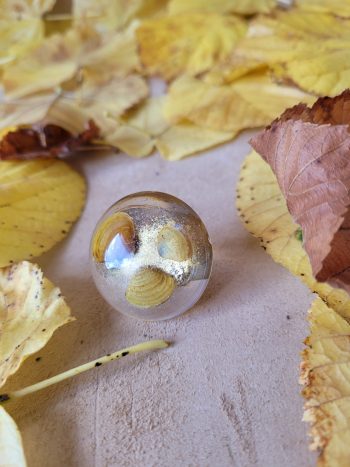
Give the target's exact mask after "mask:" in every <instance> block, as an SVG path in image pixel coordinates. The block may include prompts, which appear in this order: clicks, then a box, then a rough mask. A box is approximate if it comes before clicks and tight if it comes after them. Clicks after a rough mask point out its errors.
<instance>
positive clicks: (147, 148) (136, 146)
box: [104, 124, 154, 157]
mask: <svg viewBox="0 0 350 467" xmlns="http://www.w3.org/2000/svg"><path fill="white" fill-rule="evenodd" d="M104 141H105V142H106V143H107V144H110V145H111V146H114V147H116V148H118V149H120V150H121V151H123V152H125V153H126V154H128V155H129V156H132V157H144V156H148V155H149V154H150V153H151V152H152V150H153V148H154V142H153V138H152V137H151V136H150V135H149V134H148V133H146V132H145V131H143V130H142V129H139V128H135V127H132V126H129V125H124V124H121V125H118V126H116V128H115V130H114V131H111V132H110V133H109V134H108V135H106V136H105V139H104Z"/></svg>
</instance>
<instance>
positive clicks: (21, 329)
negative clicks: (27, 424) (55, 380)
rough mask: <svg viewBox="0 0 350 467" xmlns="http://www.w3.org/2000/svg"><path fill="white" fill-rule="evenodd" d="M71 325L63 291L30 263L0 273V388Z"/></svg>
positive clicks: (7, 268) (19, 264)
mask: <svg viewBox="0 0 350 467" xmlns="http://www.w3.org/2000/svg"><path fill="white" fill-rule="evenodd" d="M69 321H72V318H71V315H70V310H69V307H68V306H67V304H66V303H65V301H64V299H63V298H62V296H61V292H60V290H59V289H58V288H57V287H55V286H54V285H53V284H52V283H51V282H50V281H49V280H47V279H46V278H45V277H43V273H42V271H41V270H40V268H39V266H37V265H35V264H31V263H29V262H27V261H23V262H21V263H18V264H15V265H13V266H9V267H6V268H2V269H0V329H1V333H0V334H1V339H0V386H2V385H3V384H4V383H5V381H6V379H7V378H8V377H9V376H10V375H12V374H13V373H15V372H16V371H17V370H18V368H19V366H20V365H21V363H22V362H23V360H24V359H25V358H27V357H28V356H29V355H31V354H33V353H34V352H37V351H38V350H40V349H41V348H42V347H44V345H45V344H46V343H47V342H48V340H49V339H50V338H51V336H52V334H53V333H54V331H55V330H56V329H57V328H59V327H60V326H62V325H63V324H66V323H68V322H69Z"/></svg>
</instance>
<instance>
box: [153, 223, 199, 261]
mask: <svg viewBox="0 0 350 467" xmlns="http://www.w3.org/2000/svg"><path fill="white" fill-rule="evenodd" d="M158 253H159V255H160V256H161V257H162V258H166V259H172V260H173V261H186V260H187V259H189V258H190V257H191V256H192V252H191V244H190V242H189V241H188V239H187V238H186V237H185V235H184V234H183V233H182V232H180V230H178V229H177V228H175V227H172V226H170V225H167V226H165V227H163V228H162V230H161V231H160V232H159V234H158Z"/></svg>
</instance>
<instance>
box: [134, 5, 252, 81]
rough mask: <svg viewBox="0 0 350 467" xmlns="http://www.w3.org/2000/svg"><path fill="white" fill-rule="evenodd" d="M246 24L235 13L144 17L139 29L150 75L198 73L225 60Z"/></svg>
mask: <svg viewBox="0 0 350 467" xmlns="http://www.w3.org/2000/svg"><path fill="white" fill-rule="evenodd" d="M245 30H246V25H245V23H244V21H243V20H242V19H239V18H237V17H234V16H223V15H218V14H214V13H212V14H201V13H195V14H190V15H175V16H170V17H164V18H158V19H153V20H145V21H143V22H142V23H141V25H140V27H139V28H138V29H137V31H136V35H137V39H138V42H139V49H140V57H141V62H142V63H143V66H144V69H145V71H146V73H147V74H148V75H160V76H162V77H163V78H164V79H166V80H171V79H173V78H175V77H177V76H179V75H180V74H182V73H187V74H189V75H198V74H200V73H203V72H205V71H207V70H209V69H210V68H211V67H212V66H213V65H214V64H215V63H218V62H220V61H223V60H225V59H226V58H227V57H228V56H229V54H230V53H231V52H232V50H233V49H234V47H235V45H236V43H237V41H238V39H239V38H240V37H242V36H243V34H244V33H245Z"/></svg>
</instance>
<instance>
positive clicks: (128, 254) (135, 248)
mask: <svg viewBox="0 0 350 467" xmlns="http://www.w3.org/2000/svg"><path fill="white" fill-rule="evenodd" d="M212 256H213V255H212V247H211V243H210V240H209V237H208V232H207V230H206V228H205V226H204V224H203V222H202V221H201V220H200V218H199V216H198V215H197V214H196V213H195V212H194V211H193V209H191V208H190V207H189V206H188V205H187V204H186V203H184V202H183V201H181V200H180V199H178V198H175V197H174V196H171V195H168V194H166V193H158V192H152V191H148V192H141V193H135V194H132V195H129V196H126V197H125V198H123V199H121V200H120V201H118V202H117V203H115V204H113V206H111V207H110V208H109V209H108V210H107V211H106V212H105V214H104V215H103V216H102V218H101V219H100V220H99V222H98V223H97V225H96V228H95V231H94V233H93V235H92V239H91V244H90V258H91V266H92V274H93V278H94V280H95V283H96V286H97V288H98V290H99V291H100V293H101V295H102V296H103V297H104V298H105V299H106V300H107V302H109V304H110V305H112V307H114V308H115V309H116V310H118V311H120V312H121V313H124V314H125V315H127V316H133V317H135V318H141V319H146V320H162V319H168V318H172V317H174V316H178V315H180V314H181V313H184V312H185V311H187V310H188V309H190V308H191V307H192V306H193V305H194V304H195V303H196V302H197V301H198V299H199V298H200V296H201V295H202V293H203V292H204V290H205V288H206V286H207V284H208V280H209V276H210V272H211V266H212Z"/></svg>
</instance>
